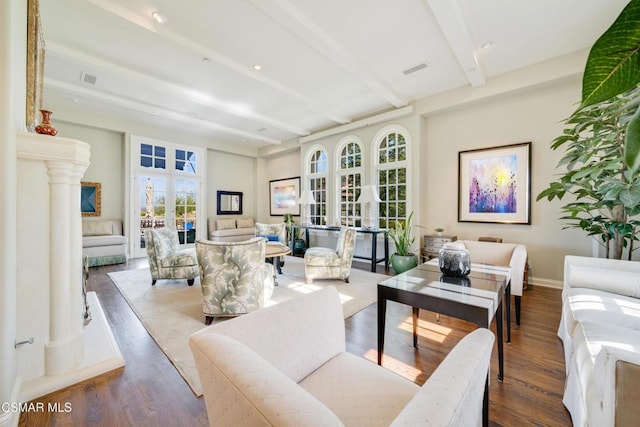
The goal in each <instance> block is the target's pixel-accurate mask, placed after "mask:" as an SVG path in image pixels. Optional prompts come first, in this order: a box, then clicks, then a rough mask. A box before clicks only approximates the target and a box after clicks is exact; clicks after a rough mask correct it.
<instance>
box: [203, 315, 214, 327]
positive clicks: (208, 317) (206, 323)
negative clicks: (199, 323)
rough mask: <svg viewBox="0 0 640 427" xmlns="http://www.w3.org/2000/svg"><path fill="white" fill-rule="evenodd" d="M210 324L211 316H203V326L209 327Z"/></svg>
mask: <svg viewBox="0 0 640 427" xmlns="http://www.w3.org/2000/svg"><path fill="white" fill-rule="evenodd" d="M211 322H213V316H205V318H204V324H205V325H210V324H211Z"/></svg>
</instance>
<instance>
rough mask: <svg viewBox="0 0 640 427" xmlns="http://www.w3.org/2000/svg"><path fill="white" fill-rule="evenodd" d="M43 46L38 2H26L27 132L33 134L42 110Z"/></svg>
mask: <svg viewBox="0 0 640 427" xmlns="http://www.w3.org/2000/svg"><path fill="white" fill-rule="evenodd" d="M44 53H45V45H44V38H43V36H42V25H41V23H40V3H39V0H28V2H27V99H26V111H25V121H26V125H27V130H28V131H29V132H35V127H36V124H37V123H38V117H37V114H38V111H39V110H40V109H42V93H43V80H44Z"/></svg>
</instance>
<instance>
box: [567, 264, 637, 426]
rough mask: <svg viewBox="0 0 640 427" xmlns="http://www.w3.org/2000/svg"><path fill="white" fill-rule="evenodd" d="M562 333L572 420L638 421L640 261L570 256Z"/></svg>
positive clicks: (584, 422)
mask: <svg viewBox="0 0 640 427" xmlns="http://www.w3.org/2000/svg"><path fill="white" fill-rule="evenodd" d="M558 336H559V337H560V338H561V339H562V343H563V346H564V353H565V362H566V370H567V380H566V385H565V391H564V396H563V399H562V401H563V403H564V405H565V406H566V407H567V409H568V410H569V412H570V413H571V418H572V420H573V425H574V426H614V425H615V426H618V427H620V426H627V425H628V426H631V425H634V426H635V425H638V422H639V420H640V406H639V405H638V403H639V402H640V263H639V262H636V261H620V260H611V259H604V258H590V257H579V256H567V257H566V258H565V261H564V288H563V291H562V318H561V321H560V326H559V328H558Z"/></svg>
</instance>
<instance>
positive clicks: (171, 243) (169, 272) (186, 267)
mask: <svg viewBox="0 0 640 427" xmlns="http://www.w3.org/2000/svg"><path fill="white" fill-rule="evenodd" d="M144 241H145V246H146V248H147V259H148V260H149V269H150V270H151V285H155V284H156V281H157V280H158V279H187V283H188V284H189V286H193V282H194V279H195V278H196V277H197V276H198V260H197V259H196V253H195V251H194V250H193V248H191V249H183V250H180V242H179V241H178V232H177V231H176V230H174V229H172V228H168V227H165V228H156V229H151V228H148V229H146V230H145V231H144Z"/></svg>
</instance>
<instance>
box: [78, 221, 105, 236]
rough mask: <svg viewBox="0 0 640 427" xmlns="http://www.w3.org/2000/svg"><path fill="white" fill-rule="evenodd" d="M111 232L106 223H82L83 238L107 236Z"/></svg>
mask: <svg viewBox="0 0 640 427" xmlns="http://www.w3.org/2000/svg"><path fill="white" fill-rule="evenodd" d="M111 230H112V227H111V223H110V222H108V221H89V220H87V221H82V235H83V236H109V235H110V234H111Z"/></svg>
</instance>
